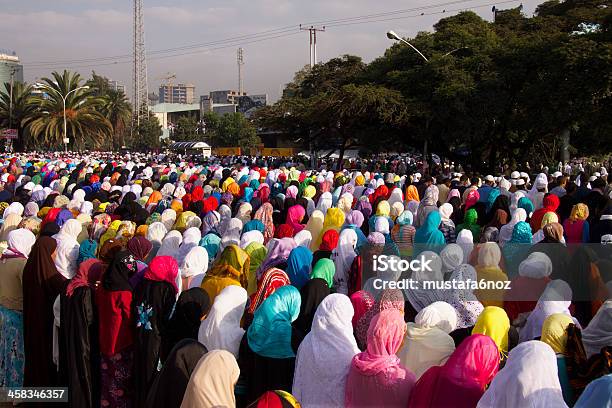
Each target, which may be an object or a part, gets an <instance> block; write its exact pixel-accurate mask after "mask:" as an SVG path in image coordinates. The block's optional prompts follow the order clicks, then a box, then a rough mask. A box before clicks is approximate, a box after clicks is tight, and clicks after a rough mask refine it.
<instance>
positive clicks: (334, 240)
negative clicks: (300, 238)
mask: <svg viewBox="0 0 612 408" xmlns="http://www.w3.org/2000/svg"><path fill="white" fill-rule="evenodd" d="M339 239H340V234H338V231H336V230H329V231H327V232H326V233H325V234H323V238H322V239H321V245H320V246H319V249H317V250H316V251H315V252H314V253H313V255H312V264H313V265H315V264H316V263H317V262H318V261H319V260H320V259H325V258H326V259H331V256H332V252H333V251H334V249H336V247H337V246H338V241H339Z"/></svg>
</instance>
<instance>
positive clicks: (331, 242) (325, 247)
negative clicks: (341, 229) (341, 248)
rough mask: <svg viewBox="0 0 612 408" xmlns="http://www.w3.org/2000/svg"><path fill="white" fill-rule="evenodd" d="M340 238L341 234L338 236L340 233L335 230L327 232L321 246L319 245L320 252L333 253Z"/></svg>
mask: <svg viewBox="0 0 612 408" xmlns="http://www.w3.org/2000/svg"><path fill="white" fill-rule="evenodd" d="M339 238H340V234H338V231H336V230H334V229H330V230H327V231H326V232H325V234H323V237H322V238H321V245H319V250H321V251H333V250H334V249H336V247H337V246H338V239H339Z"/></svg>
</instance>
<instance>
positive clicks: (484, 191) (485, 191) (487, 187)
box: [478, 174, 495, 203]
mask: <svg viewBox="0 0 612 408" xmlns="http://www.w3.org/2000/svg"><path fill="white" fill-rule="evenodd" d="M493 186H495V179H494V178H493V176H492V175H490V174H489V175H487V176H486V177H485V178H484V184H483V185H482V186H480V187H479V188H478V194H479V195H480V198H479V200H478V201H480V202H485V203H486V202H487V200H488V199H489V193H490V192H491V190H493Z"/></svg>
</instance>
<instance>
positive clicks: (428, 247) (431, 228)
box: [414, 211, 446, 254]
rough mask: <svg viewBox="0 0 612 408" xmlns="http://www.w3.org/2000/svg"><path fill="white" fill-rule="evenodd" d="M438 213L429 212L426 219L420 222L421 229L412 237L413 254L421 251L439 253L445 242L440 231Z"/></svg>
mask: <svg viewBox="0 0 612 408" xmlns="http://www.w3.org/2000/svg"><path fill="white" fill-rule="evenodd" d="M441 220H442V218H441V217H440V213H439V212H438V211H430V212H429V213H428V215H427V218H426V219H425V220H424V222H422V224H421V227H420V228H418V229H417V230H416V234H415V235H414V248H415V254H418V253H421V252H423V251H433V252H440V250H442V247H443V246H444V244H446V240H445V239H444V234H443V233H442V231H440V229H439V226H440V221H441Z"/></svg>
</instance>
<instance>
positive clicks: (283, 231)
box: [274, 224, 293, 239]
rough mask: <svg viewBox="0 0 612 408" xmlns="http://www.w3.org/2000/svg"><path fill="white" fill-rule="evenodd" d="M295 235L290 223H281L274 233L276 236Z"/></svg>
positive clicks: (288, 236)
mask: <svg viewBox="0 0 612 408" xmlns="http://www.w3.org/2000/svg"><path fill="white" fill-rule="evenodd" d="M292 237H293V228H292V227H291V225H289V224H281V225H279V226H278V228H276V232H275V233H274V238H278V239H281V238H292Z"/></svg>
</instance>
